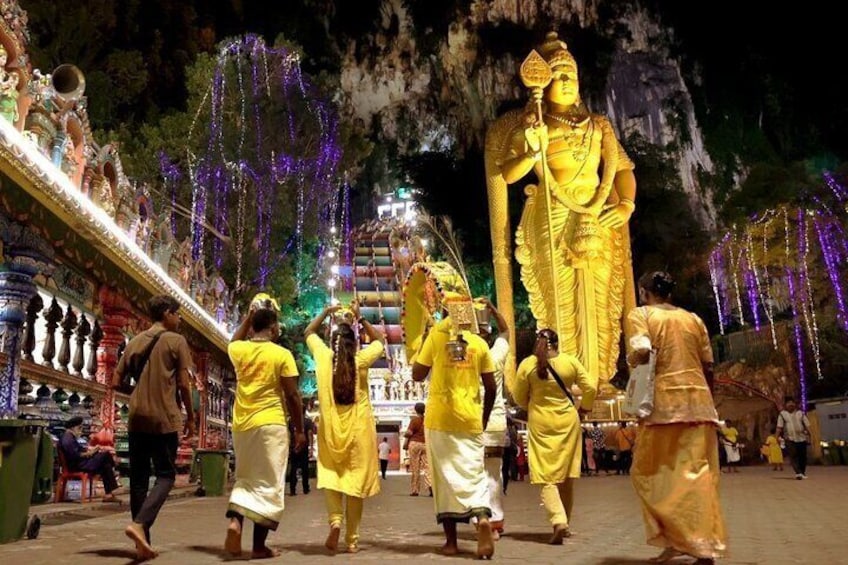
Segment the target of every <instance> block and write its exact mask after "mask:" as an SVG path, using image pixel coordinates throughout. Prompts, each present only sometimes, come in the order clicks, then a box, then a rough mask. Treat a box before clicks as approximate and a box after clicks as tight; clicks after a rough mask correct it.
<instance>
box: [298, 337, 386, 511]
mask: <svg viewBox="0 0 848 565" xmlns="http://www.w3.org/2000/svg"><path fill="white" fill-rule="evenodd" d="M306 345H307V347H309V351H310V352H311V353H312V357H313V358H314V359H315V376H316V380H317V381H318V403H319V406H318V409H319V414H320V420H319V422H318V488H322V489H330V490H335V491H338V492H342V493H344V494H347V495H350V496H356V497H359V498H367V497H369V496H374V495H375V494H377V493H379V492H380V481H379V469H378V467H377V430H376V426H375V423H374V415H373V413H372V411H371V400H370V399H369V394H368V368H369V367H370V366H371V365H372V364H374V362H375V361H376V360H377V359H379V358H380V357H381V356H382V355H383V344H382V343H381V342H379V341H375V342H372V343H371V344H369V345H368V346H367V347H366V348H364V349H362V350H360V351H359V352H358V353H357V354H356V370H357V383H356V402H355V403H354V404H351V405H349V406H338V405H336V402H335V398H334V397H333V351H332V350H331V349H330V348H329V347H327V345H326V344H325V343H324V341H323V340H322V339H321V338H320V337H318V336H317V335H315V334H312V335H310V336H309V337H308V338H306Z"/></svg>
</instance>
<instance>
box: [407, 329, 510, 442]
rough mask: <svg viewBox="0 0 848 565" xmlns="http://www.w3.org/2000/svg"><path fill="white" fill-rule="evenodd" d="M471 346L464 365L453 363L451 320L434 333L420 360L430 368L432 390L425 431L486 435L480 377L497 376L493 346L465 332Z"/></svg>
mask: <svg viewBox="0 0 848 565" xmlns="http://www.w3.org/2000/svg"><path fill="white" fill-rule="evenodd" d="M462 337H463V339H464V340H465V341H466V342H468V349H467V350H466V357H465V360H464V361H451V359H450V357H449V356H448V352H447V350H446V344H447V342H448V341H449V340H450V320H449V319H445V320H443V321H441V322H439V323H438V324H436V326H434V327H433V329H432V330H431V331H430V334H429V335H428V336H427V339H426V340H425V341H424V345H423V346H422V347H421V351H420V352H419V354H418V357H417V359H416V362H417V363H420V364H421V365H425V366H427V367H430V390H429V394H428V397H427V410H426V412H425V414H424V427H426V428H428V429H431V430H438V431H442V432H466V433H472V434H479V433H483V398H482V396H481V394H480V375H481V374H483V373H494V372H495V364H494V363H493V362H492V356H491V355H490V354H489V346H488V345H486V342H485V341H483V340H482V339H481V338H480V336H477V335H474V334H472V333H470V332H462Z"/></svg>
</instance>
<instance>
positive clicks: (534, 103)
mask: <svg viewBox="0 0 848 565" xmlns="http://www.w3.org/2000/svg"><path fill="white" fill-rule="evenodd" d="M521 79H522V81H523V82H524V84H525V86H527V87H528V89H529V90H530V94H531V96H530V101H529V103H528V105H527V106H526V107H525V108H524V109H519V110H513V111H510V112H508V113H506V114H504V115H503V116H501V117H500V118H498V120H497V121H495V123H494V124H492V126H491V127H490V129H489V131H488V132H487V135H486V148H485V163H486V184H487V188H488V198H489V220H490V223H491V237H492V247H493V260H494V269H495V284H496V288H497V297H498V308H499V309H500V311H501V313H502V314H503V315H504V316H505V318H506V321H507V323H508V324H509V327H510V329H511V330H512V329H513V328H514V327H515V326H514V311H513V302H512V301H513V292H512V261H511V257H510V251H511V246H510V239H511V238H512V232H511V228H510V222H509V210H508V198H507V190H508V188H507V187H508V185H509V184H512V183H515V182H518V181H519V180H521V179H522V178H524V177H525V176H528V175H529V173H531V172H533V173H535V176H536V178H537V179H538V183H537V184H528V185H527V186H526V187H525V189H524V193H525V194H526V196H527V199H526V201H525V204H524V210H523V213H522V215H521V220H520V223H519V225H518V229H517V231H516V234H515V240H516V249H515V257H516V260H517V261H518V264H519V265H520V267H521V280H522V282H523V284H524V286H525V287H526V289H527V292H528V294H529V298H530V309H531V311H532V313H533V316H534V318H535V319H536V324H537V328H538V329H542V328H553V329H555V330H556V331H557V333H558V334H559V342H560V348H561V350H563V351H565V352H568V353H570V354H573V355H576V356H577V357H578V358H580V360H581V361H582V362H583V364H584V365H585V366H586V368H587V369H588V370H589V371H590V372H591V373H594V374H597V375H598V376H599V377H600V379H601V383H608V381H609V379H610V378H611V377H612V376H613V375H614V374H615V371H616V362H617V360H618V356H619V339H620V336H621V321H622V318H623V314H624V313H625V312H626V311H628V310H629V309H630V308H632V307H635V304H636V301H635V292H634V285H633V272H632V267H631V260H630V244H629V242H630V238H629V232H628V225H627V223H628V221H629V219H630V216H631V214H632V213H633V210H634V209H635V204H634V198H635V195H636V181H635V177H634V175H633V163H632V162H631V161H630V159H629V158H628V156H627V154H626V153H625V152H624V149H623V148H622V146H621V144H620V143H619V141H618V139H617V138H616V135H615V132H614V131H613V129H612V126H611V124H610V122H609V120H608V119H607V118H606V117H604V116H600V115H597V114H592V113H590V112H589V111H588V110H587V108H586V106H585V105H584V104H583V102H582V101H581V99H580V93H579V83H578V76H577V63H576V61H575V59H574V57H573V56H572V55H571V53H570V52H569V51H568V48H567V46H566V44H565V43H564V42H562V41H560V40H559V39H558V38H557V35H556V33H549V34H548V36H547V38H546V41H545V43H544V44H543V45H542V46H541V47H540V49H539V51H538V52H537V51H532V52H531V54H530V56H528V57H527V59H526V60H525V61H524V63H523V64H522V67H521ZM513 337H514V336H513ZM510 343H511V344H512V346H513V348H514V347H515V345H514V344H515V340H514V339H512V340H510ZM513 352H514V350H513ZM513 363H514V357H513V358H512V359H511V362H510V363H509V364H508V370H510V371H511V370H512V368H513V367H514V365H513ZM508 374H509V373H508Z"/></svg>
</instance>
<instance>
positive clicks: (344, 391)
mask: <svg viewBox="0 0 848 565" xmlns="http://www.w3.org/2000/svg"><path fill="white" fill-rule="evenodd" d="M332 347H333V398H334V399H335V400H336V404H341V405H342V406H347V405H350V404H353V403H354V402H356V334H354V333H353V328H351V327H350V324H339V325H338V328H336V331H334V332H333V336H332Z"/></svg>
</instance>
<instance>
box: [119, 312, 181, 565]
mask: <svg viewBox="0 0 848 565" xmlns="http://www.w3.org/2000/svg"><path fill="white" fill-rule="evenodd" d="M148 307H149V310H150V317H151V318H152V319H153V322H154V323H153V325H152V326H151V327H150V328H149V329H147V330H145V331H143V332H141V333H140V334H138V335H137V336H135V337H134V338H133V339H131V340H130V342H129V343H128V344H127V347H126V349H125V350H124V354H123V356H122V357H121V360H120V361H119V362H118V367H117V368H116V369H115V375H114V377H113V381H112V384H113V387H115V388H118V387H119V386H120V383H121V382H122V379H123V376H124V374H125V373H126V372H127V371H128V370H129V369H130V367H132V368H135V369H136V371H134V373H135V374H137V369H138V368H140V367H139V365H141V363H142V362H143V357H144V355H145V352H146V351H147V349H148V347H149V346H150V345H151V343H152V342H153V340H154V339H156V338H157V337H158V340H157V341H156V343H155V345H153V348H152V349H151V350H150V357H149V358H148V360H147V363H145V364H144V367H143V368H141V373H140V377H138V382H137V383H136V385H135V389H134V390H133V392H132V396H131V397H130V414H129V422H128V426H127V428H128V431H129V444H130V445H129V451H130V510H131V512H132V523H131V524H130V525H129V526H127V528H126V530H125V533H126V535H127V537H129V538H130V539H132V540H133V541H134V542H135V545H136V551H137V553H138V559H139V560H146V559H152V558H154V557H156V555H157V553H156V552H155V551H154V550H153V548H152V547H151V545H150V528H151V527H152V526H153V522H154V521H155V520H156V516H157V514H159V510H160V509H161V508H162V505H163V504H164V503H165V500H166V499H167V498H168V493H169V492H170V491H171V488H173V486H174V480H175V479H176V475H177V471H176V459H177V447H178V445H179V437H178V434H179V432H180V430H182V429H183V417H182V413H181V411H180V406H179V404H180V403H181V404H182V405H183V406H184V407H185V410H186V415H187V416H188V417H187V419H186V422H185V432H186V435H188V436H193V435H195V427H194V414H193V412H192V405H191V387H190V385H189V371H190V370H191V368H192V366H193V365H192V360H191V350H190V349H189V347H188V342H186V339H185V338H184V337H183V336H181V335H180V334H178V333H176V332H177V329H178V328H179V326H180V315H179V313H178V312H179V309H180V304H179V302H177V301H176V300H175V299H174V298H173V297H170V296H165V295H160V296H154V297H153V298H151V299H150V302H149V305H148ZM177 392H179V402H178V399H177ZM151 463H152V464H153V472H154V473H155V475H156V482H155V484H154V485H153V489H151V490H150V492H149V493H148V486H149V483H150V466H151Z"/></svg>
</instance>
